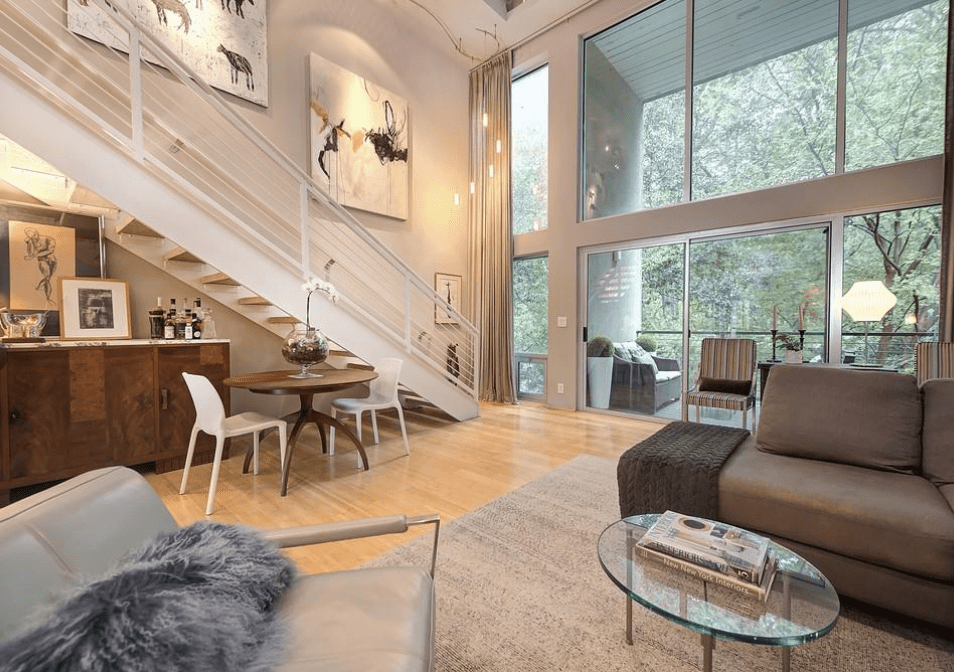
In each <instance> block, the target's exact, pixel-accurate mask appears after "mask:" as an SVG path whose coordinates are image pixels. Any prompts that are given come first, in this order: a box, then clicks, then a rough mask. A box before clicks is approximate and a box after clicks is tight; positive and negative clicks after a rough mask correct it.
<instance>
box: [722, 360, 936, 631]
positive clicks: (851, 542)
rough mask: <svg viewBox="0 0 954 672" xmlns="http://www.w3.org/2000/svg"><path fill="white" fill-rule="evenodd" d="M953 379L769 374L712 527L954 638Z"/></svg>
mask: <svg viewBox="0 0 954 672" xmlns="http://www.w3.org/2000/svg"><path fill="white" fill-rule="evenodd" d="M952 507H954V380H951V379H949V380H931V381H928V382H926V383H925V384H924V385H923V386H922V387H921V388H920V389H919V388H918V386H917V381H916V379H915V378H914V376H909V375H903V374H897V373H886V372H878V371H864V370H857V369H854V370H852V369H847V368H836V367H827V366H824V365H818V366H816V365H797V364H796V365H784V366H781V365H780V366H775V367H773V368H772V372H771V374H770V376H769V378H768V384H767V386H766V390H765V397H764V399H763V402H762V413H761V418H760V420H759V426H758V431H757V434H756V435H755V436H750V437H749V438H748V439H746V440H745V442H743V443H742V445H740V446H739V448H737V449H736V450H735V452H734V453H733V454H732V455H731V456H730V457H729V459H728V460H727V461H726V463H725V465H724V466H723V468H722V470H721V472H720V474H719V492H718V512H719V513H718V518H719V519H720V520H723V521H725V522H728V523H732V524H735V525H738V526H740V527H745V528H748V529H751V530H754V531H756V532H760V533H762V534H765V535H767V536H769V537H771V538H773V539H775V540H776V541H778V542H779V543H781V544H782V545H784V546H787V547H788V548H790V549H792V550H794V551H796V552H797V553H800V554H801V555H802V556H804V557H805V558H806V559H807V560H809V561H810V562H811V563H813V564H814V565H815V566H817V567H818V568H819V569H820V570H821V571H822V572H823V573H824V574H825V575H826V576H827V577H828V578H829V580H831V582H832V584H833V585H834V586H835V588H836V590H837V591H838V592H839V594H841V595H843V596H847V597H851V598H856V599H858V600H861V601H864V602H867V603H870V604H874V605H878V606H881V607H885V608H888V609H890V610H892V611H896V612H899V613H902V614H905V615H908V616H913V617H915V618H920V619H924V620H927V621H930V622H933V623H937V624H940V625H943V626H945V627H949V628H951V627H954V510H952Z"/></svg>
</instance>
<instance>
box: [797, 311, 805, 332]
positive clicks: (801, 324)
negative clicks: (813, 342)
mask: <svg viewBox="0 0 954 672" xmlns="http://www.w3.org/2000/svg"><path fill="white" fill-rule="evenodd" d="M798 330H799V331H805V307H804V306H799V307H798Z"/></svg>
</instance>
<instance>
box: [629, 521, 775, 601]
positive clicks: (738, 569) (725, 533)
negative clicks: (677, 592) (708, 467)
mask: <svg viewBox="0 0 954 672" xmlns="http://www.w3.org/2000/svg"><path fill="white" fill-rule="evenodd" d="M636 549H637V550H638V551H639V552H640V553H641V554H642V555H644V556H646V557H650V558H653V559H655V560H658V561H660V562H662V563H663V564H665V565H667V566H669V567H673V568H675V569H679V570H681V571H684V572H686V573H688V574H691V575H693V576H695V577H698V578H700V579H702V580H703V581H710V582H712V583H715V584H717V585H720V586H724V587H726V588H730V589H732V590H735V591H737V592H740V593H744V594H746V595H751V596H753V597H757V598H759V599H761V600H765V599H766V597H767V596H768V594H769V592H770V591H771V589H772V581H773V580H774V579H775V571H776V567H777V558H776V557H775V553H774V552H773V551H772V549H771V545H770V544H769V541H768V539H766V538H765V537H762V536H760V535H758V534H753V533H752V532H749V531H747V530H743V529H740V528H738V527H733V526H732V525H726V524H725V523H719V522H716V521H713V520H707V519H705V518H698V517H695V516H686V515H683V514H681V513H676V512H675V511H666V513H664V514H662V515H661V516H659V518H658V519H657V521H656V522H655V523H654V524H653V525H652V527H650V528H649V529H648V530H647V531H646V533H645V534H644V535H643V537H642V539H640V540H639V541H638V542H637V544H636Z"/></svg>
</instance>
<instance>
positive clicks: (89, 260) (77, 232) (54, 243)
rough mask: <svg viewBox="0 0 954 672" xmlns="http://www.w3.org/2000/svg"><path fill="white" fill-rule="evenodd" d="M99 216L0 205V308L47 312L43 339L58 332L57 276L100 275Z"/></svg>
mask: <svg viewBox="0 0 954 672" xmlns="http://www.w3.org/2000/svg"><path fill="white" fill-rule="evenodd" d="M104 258H105V255H104V253H103V239H102V234H101V230H100V221H99V218H98V217H89V216H87V215H75V214H70V213H62V212H55V211H39V210H31V209H28V208H21V207H13V206H6V205H0V308H2V307H6V308H9V309H10V310H11V311H12V312H14V313H38V312H43V313H46V326H45V327H44V328H43V334H42V335H43V336H47V337H49V336H54V337H55V336H57V335H59V333H60V323H59V310H60V307H59V304H58V303H57V302H58V294H57V286H58V284H59V279H60V278H62V277H91V278H98V277H101V276H102V274H103V273H102V268H103V260H104Z"/></svg>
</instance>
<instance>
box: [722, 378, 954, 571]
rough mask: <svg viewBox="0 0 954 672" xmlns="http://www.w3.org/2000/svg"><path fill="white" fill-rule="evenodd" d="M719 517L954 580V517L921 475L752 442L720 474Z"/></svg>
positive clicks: (896, 566)
mask: <svg viewBox="0 0 954 672" xmlns="http://www.w3.org/2000/svg"><path fill="white" fill-rule="evenodd" d="M773 375H774V374H773ZM881 375H888V374H881ZM718 518H719V520H723V521H725V522H727V523H730V524H733V525H738V526H739V527H744V528H748V529H751V530H754V531H757V532H763V533H766V534H769V535H774V536H778V537H782V538H786V539H794V540H797V541H799V542H801V543H804V544H807V545H809V546H814V547H816V548H822V549H825V550H828V551H831V552H833V553H837V554H839V555H843V556H847V557H850V558H855V559H858V560H862V561H865V562H870V563H873V564H876V565H881V566H884V567H890V568H893V569H897V570H900V571H903V572H908V573H910V574H915V575H918V576H922V577H927V578H931V579H935V580H941V581H952V580H954V562H952V560H951V559H952V558H954V511H952V510H951V506H950V504H949V503H948V501H947V500H946V499H945V497H944V496H943V495H942V494H941V492H940V491H939V490H938V489H937V488H936V487H934V486H933V485H932V484H931V483H930V482H929V481H928V480H927V479H925V478H921V477H920V476H915V475H909V474H898V473H891V472H887V471H876V470H873V469H866V468H863V467H857V466H852V465H846V464H836V463H833V462H822V461H819V460H805V459H800V458H794V457H788V456H784V455H773V454H770V453H765V452H763V451H760V450H757V449H756V448H755V447H754V445H753V444H752V443H751V442H746V443H743V444H742V445H741V446H739V448H737V449H736V451H735V453H733V454H732V456H731V457H730V458H729V459H728V460H727V461H726V463H725V465H724V466H723V468H722V472H721V473H720V474H719V516H718Z"/></svg>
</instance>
